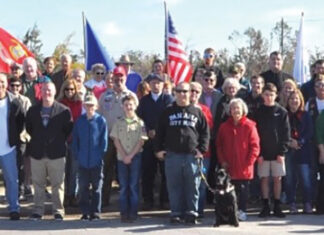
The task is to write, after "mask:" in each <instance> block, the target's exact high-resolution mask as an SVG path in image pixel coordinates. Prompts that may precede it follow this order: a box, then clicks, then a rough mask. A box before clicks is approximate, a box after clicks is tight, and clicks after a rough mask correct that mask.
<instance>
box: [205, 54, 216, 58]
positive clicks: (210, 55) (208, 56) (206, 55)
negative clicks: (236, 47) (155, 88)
mask: <svg viewBox="0 0 324 235" xmlns="http://www.w3.org/2000/svg"><path fill="white" fill-rule="evenodd" d="M213 57H214V54H204V58H205V59H211V58H213Z"/></svg>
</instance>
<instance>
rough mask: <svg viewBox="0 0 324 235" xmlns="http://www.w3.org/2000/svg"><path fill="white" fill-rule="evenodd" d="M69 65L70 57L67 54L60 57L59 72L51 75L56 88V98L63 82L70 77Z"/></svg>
mask: <svg viewBox="0 0 324 235" xmlns="http://www.w3.org/2000/svg"><path fill="white" fill-rule="evenodd" d="M71 65H72V57H71V56H70V55H68V54H63V55H62V56H61V68H62V69H61V70H59V71H57V72H56V73H54V74H53V75H52V77H51V78H52V80H53V82H54V84H55V88H56V94H57V95H56V96H55V97H57V96H58V94H59V93H60V90H61V86H62V84H63V82H64V81H65V80H66V79H68V78H70V77H71Z"/></svg>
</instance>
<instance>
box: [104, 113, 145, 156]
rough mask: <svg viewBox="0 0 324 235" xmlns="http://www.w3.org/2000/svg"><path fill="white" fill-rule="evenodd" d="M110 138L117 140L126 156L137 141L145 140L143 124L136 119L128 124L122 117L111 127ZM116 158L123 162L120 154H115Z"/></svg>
mask: <svg viewBox="0 0 324 235" xmlns="http://www.w3.org/2000/svg"><path fill="white" fill-rule="evenodd" d="M110 137H112V138H116V139H118V140H119V141H120V144H121V146H122V147H123V148H124V150H125V152H126V154H128V153H130V152H131V151H132V150H133V149H134V147H135V146H136V145H137V143H138V141H140V140H141V139H142V140H147V135H146V130H145V126H144V122H143V121H142V120H141V119H140V118H138V117H136V118H134V119H133V120H132V121H131V122H130V123H129V122H127V121H126V120H125V118H124V117H122V118H120V119H118V120H117V121H116V122H115V124H114V125H113V127H112V131H111V133H110ZM141 151H142V150H140V152H141ZM117 158H118V160H121V161H122V160H123V158H122V156H121V155H120V153H117Z"/></svg>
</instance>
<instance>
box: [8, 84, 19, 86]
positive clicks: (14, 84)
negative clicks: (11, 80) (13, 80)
mask: <svg viewBox="0 0 324 235" xmlns="http://www.w3.org/2000/svg"><path fill="white" fill-rule="evenodd" d="M10 86H11V87H20V84H10Z"/></svg>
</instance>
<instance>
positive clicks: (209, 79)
mask: <svg viewBox="0 0 324 235" xmlns="http://www.w3.org/2000/svg"><path fill="white" fill-rule="evenodd" d="M205 81H206V82H213V81H215V79H212V78H205Z"/></svg>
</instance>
